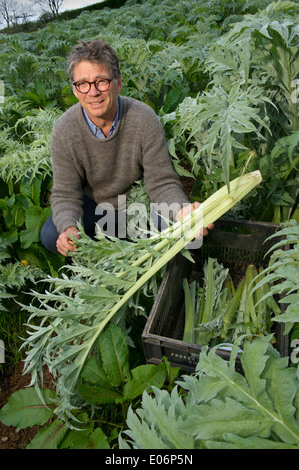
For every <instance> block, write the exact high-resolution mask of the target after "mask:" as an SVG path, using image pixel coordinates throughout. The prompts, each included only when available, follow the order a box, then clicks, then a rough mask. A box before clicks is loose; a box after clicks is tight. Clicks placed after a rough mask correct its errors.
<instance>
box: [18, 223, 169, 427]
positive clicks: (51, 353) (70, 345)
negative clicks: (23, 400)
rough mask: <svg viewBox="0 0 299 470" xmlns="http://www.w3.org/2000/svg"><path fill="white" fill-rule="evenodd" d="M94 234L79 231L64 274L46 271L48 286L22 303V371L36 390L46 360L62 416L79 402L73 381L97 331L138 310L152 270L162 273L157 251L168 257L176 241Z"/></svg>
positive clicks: (151, 287)
mask: <svg viewBox="0 0 299 470" xmlns="http://www.w3.org/2000/svg"><path fill="white" fill-rule="evenodd" d="M99 238H100V240H98V241H93V240H91V239H90V238H89V237H87V236H86V235H85V234H84V232H83V231H81V239H80V240H79V241H78V251H77V252H76V253H75V254H74V255H73V256H72V262H71V263H70V265H69V266H68V269H69V275H66V274H63V275H62V277H61V278H53V277H50V276H49V277H48V279H47V280H46V282H47V281H48V283H49V286H50V287H49V291H45V292H44V293H39V292H32V295H33V296H34V301H33V302H32V303H31V304H30V306H28V307H27V306H24V308H25V309H26V310H27V311H29V312H30V313H31V315H30V318H29V321H28V337H27V338H26V339H25V340H24V343H23V347H24V348H25V349H26V353H27V357H26V359H25V372H26V373H31V374H32V380H31V384H30V385H35V386H36V387H37V389H38V386H39V385H41V386H42V377H43V375H42V366H43V364H47V366H48V367H49V370H50V372H51V373H52V374H53V377H54V380H57V388H56V391H57V396H58V402H57V409H56V414H57V415H58V417H62V418H64V419H65V418H71V417H72V410H73V409H74V408H76V407H77V406H80V400H79V396H78V394H77V391H76V385H77V382H78V379H79V376H80V373H81V371H82V368H83V366H84V364H85V363H86V361H87V359H88V358H89V357H90V354H91V352H92V351H93V349H94V347H95V343H96V341H97V339H98V338H99V335H100V334H101V332H102V331H103V330H104V328H105V326H106V325H107V324H108V323H109V322H110V321H112V320H113V321H114V322H116V323H118V324H120V325H121V324H122V325H123V323H122V322H124V318H125V314H126V312H127V311H128V309H130V310H131V311H132V309H134V310H136V311H137V313H143V312H142V308H143V307H142V305H141V304H140V302H139V297H140V295H141V294H144V295H146V296H148V295H155V294H156V293H157V289H158V283H157V277H156V276H155V274H156V273H158V272H160V273H162V272H163V266H164V265H165V256H164V257H163V255H166V262H167V256H169V258H168V261H169V259H170V256H171V255H168V253H171V250H170V248H171V247H172V246H173V245H174V243H175V242H177V240H175V239H172V238H171V237H168V238H165V239H162V241H161V239H159V237H158V238H156V239H154V238H152V239H142V238H140V239H137V240H136V241H126V240H120V239H113V240H109V239H106V238H104V237H103V236H102V237H101V236H99ZM160 242H161V243H162V245H161V243H160ZM159 243H160V244H159ZM157 247H158V248H159V249H158V248H157ZM172 256H173V255H172ZM172 256H171V257H172ZM151 268H153V269H154V272H153V269H152V270H151ZM150 270H151V271H150ZM81 404H82V403H81Z"/></svg>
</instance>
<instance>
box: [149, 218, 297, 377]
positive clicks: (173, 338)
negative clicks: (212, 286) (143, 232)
mask: <svg viewBox="0 0 299 470" xmlns="http://www.w3.org/2000/svg"><path fill="white" fill-rule="evenodd" d="M276 230H277V225H275V224H271V223H265V222H253V221H246V220H243V221H234V220H224V219H220V220H218V221H217V222H216V223H215V228H214V229H213V230H211V231H210V232H209V235H208V236H206V237H204V242H203V245H202V247H201V248H200V249H198V250H194V251H193V252H192V255H193V258H194V260H195V263H191V262H190V261H189V260H187V259H186V258H185V257H184V256H182V255H181V254H179V255H177V256H176V257H175V258H174V259H173V260H172V261H171V262H170V263H169V265H168V267H167V270H166V272H165V275H164V277H163V280H162V283H161V286H160V289H159V291H158V294H157V297H156V299H155V302H154V304H153V307H152V310H151V312H150V315H149V318H148V320H147V322H146V325H145V327H144V330H143V333H142V341H143V346H144V352H145V357H146V360H147V362H148V363H151V364H159V363H160V362H161V361H162V358H163V356H166V357H167V359H168V360H169V362H170V364H171V365H172V366H174V367H180V368H181V370H182V371H184V372H194V371H195V368H196V364H197V363H198V360H199V354H200V351H201V346H200V345H196V344H191V343H186V342H184V341H182V337H183V331H184V322H185V310H184V292H183V287H182V283H183V279H184V278H185V277H187V279H189V280H191V279H196V278H197V279H200V278H202V276H203V270H202V268H203V265H204V262H205V260H206V259H207V258H208V257H209V256H211V257H214V258H217V260H218V261H219V262H220V263H222V264H223V265H224V267H225V268H229V272H230V274H231V276H232V278H233V280H234V281H237V280H239V279H240V278H241V277H243V275H244V274H245V271H246V268H247V266H248V264H250V263H254V264H255V265H256V266H257V267H259V266H263V267H265V266H267V264H268V259H269V258H268V257H267V258H265V254H266V253H267V252H268V250H269V249H270V248H271V246H273V244H274V243H276V242H277V241H278V238H277V237H275V238H274V240H273V241H268V242H265V240H266V239H267V238H268V237H269V236H270V235H272V234H273V233H275V231H276ZM282 309H283V307H282ZM273 323H274V326H273V328H275V331H274V333H275V338H276V343H275V347H276V349H277V350H278V351H279V352H280V354H281V355H282V356H286V355H288V344H289V339H288V336H287V335H284V334H283V330H284V325H283V324H282V323H278V322H273ZM217 354H219V355H220V356H221V357H222V358H223V359H224V360H226V361H228V360H229V357H230V349H229V348H222V347H221V348H220V347H219V348H217ZM236 368H237V369H239V368H241V363H240V358H239V357H238V356H237V360H236Z"/></svg>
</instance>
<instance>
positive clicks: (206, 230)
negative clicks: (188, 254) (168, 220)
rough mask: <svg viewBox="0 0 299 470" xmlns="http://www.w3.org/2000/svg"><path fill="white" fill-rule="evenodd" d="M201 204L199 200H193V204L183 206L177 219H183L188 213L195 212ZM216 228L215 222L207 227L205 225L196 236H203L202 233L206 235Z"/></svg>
mask: <svg viewBox="0 0 299 470" xmlns="http://www.w3.org/2000/svg"><path fill="white" fill-rule="evenodd" d="M199 206H200V203H199V202H198V201H195V202H193V204H189V205H188V206H185V207H182V209H180V210H179V211H178V213H177V215H176V218H177V220H180V219H183V218H184V217H186V215H188V214H190V213H191V212H193V211H194V210H195V209H197V207H199ZM213 228H214V224H209V225H208V226H207V227H203V228H202V230H201V232H200V233H199V234H197V235H196V238H201V237H202V235H203V236H206V235H208V233H209V230H212V229H213Z"/></svg>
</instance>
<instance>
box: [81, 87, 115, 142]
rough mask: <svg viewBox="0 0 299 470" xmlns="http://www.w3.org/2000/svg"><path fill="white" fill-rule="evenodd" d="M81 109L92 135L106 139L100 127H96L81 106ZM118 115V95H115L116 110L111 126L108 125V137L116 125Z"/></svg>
mask: <svg viewBox="0 0 299 470" xmlns="http://www.w3.org/2000/svg"><path fill="white" fill-rule="evenodd" d="M82 110H83V114H84V117H85V119H86V122H87V124H88V126H89V128H90V130H91V132H92V133H93V135H94V136H95V137H98V138H99V139H106V136H105V135H104V134H103V132H102V130H101V129H100V127H97V126H96V125H95V124H94V123H93V122H92V121H91V120H90V119H89V117H88V115H87V113H86V111H85V109H84V108H82ZM118 117H119V96H117V111H116V116H115V119H114V121H113V123H112V126H111V127H110V130H109V137H110V136H111V135H112V134H113V132H114V131H115V128H116V126H117V122H118Z"/></svg>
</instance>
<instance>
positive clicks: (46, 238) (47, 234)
mask: <svg viewBox="0 0 299 470" xmlns="http://www.w3.org/2000/svg"><path fill="white" fill-rule="evenodd" d="M58 237H59V233H58V231H57V229H56V226H55V225H54V222H53V220H52V216H50V217H49V218H48V219H47V220H46V222H45V223H44V225H43V227H42V229H41V232H40V242H41V244H42V245H43V246H44V247H45V248H47V250H49V251H52V252H53V253H57V248H56V242H57V239H58Z"/></svg>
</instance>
